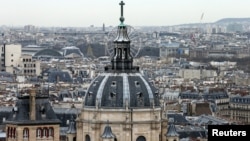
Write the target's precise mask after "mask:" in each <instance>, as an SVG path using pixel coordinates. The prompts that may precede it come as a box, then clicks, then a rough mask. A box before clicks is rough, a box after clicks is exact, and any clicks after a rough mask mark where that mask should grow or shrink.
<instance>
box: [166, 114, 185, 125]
mask: <svg viewBox="0 0 250 141" xmlns="http://www.w3.org/2000/svg"><path fill="white" fill-rule="evenodd" d="M167 117H168V119H173V123H174V124H181V125H185V124H189V122H188V121H187V120H186V118H185V117H184V116H183V115H181V114H176V113H168V114H167Z"/></svg>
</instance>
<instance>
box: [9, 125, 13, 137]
mask: <svg viewBox="0 0 250 141" xmlns="http://www.w3.org/2000/svg"><path fill="white" fill-rule="evenodd" d="M12 135H13V128H12V127H10V138H12Z"/></svg>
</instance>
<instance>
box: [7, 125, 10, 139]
mask: <svg viewBox="0 0 250 141" xmlns="http://www.w3.org/2000/svg"><path fill="white" fill-rule="evenodd" d="M7 137H8V138H9V137H10V127H8V129H7Z"/></svg>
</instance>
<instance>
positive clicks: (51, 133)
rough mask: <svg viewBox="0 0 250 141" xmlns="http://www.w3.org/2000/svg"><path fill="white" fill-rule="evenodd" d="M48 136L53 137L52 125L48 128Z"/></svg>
mask: <svg viewBox="0 0 250 141" xmlns="http://www.w3.org/2000/svg"><path fill="white" fill-rule="evenodd" d="M49 137H54V128H53V127H50V128H49Z"/></svg>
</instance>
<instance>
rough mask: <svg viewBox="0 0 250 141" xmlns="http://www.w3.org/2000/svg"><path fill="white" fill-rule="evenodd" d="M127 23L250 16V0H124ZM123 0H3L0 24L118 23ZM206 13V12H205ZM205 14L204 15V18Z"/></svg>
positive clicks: (0, 0)
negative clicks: (121, 0)
mask: <svg viewBox="0 0 250 141" xmlns="http://www.w3.org/2000/svg"><path fill="white" fill-rule="evenodd" d="M123 1H124V3H125V6H124V17H125V24H128V25H132V26H171V25H178V24H187V23H207V22H215V21H217V20H219V19H222V18H248V17H250V8H249V7H250V0H123ZM119 3H120V0H0V5H1V6H0V26H1V25H6V26H24V25H35V26H53V27H55V26H59V27H89V26H90V25H94V26H97V27H98V26H102V25H103V23H104V24H105V25H106V26H115V25H118V24H119V17H120V5H119ZM202 15H203V16H202ZM201 17H203V18H201Z"/></svg>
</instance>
